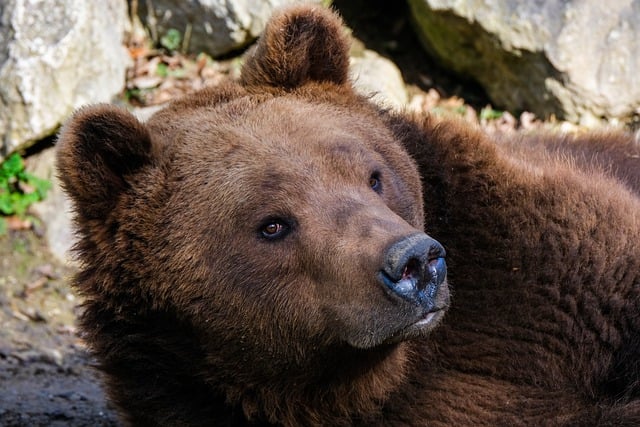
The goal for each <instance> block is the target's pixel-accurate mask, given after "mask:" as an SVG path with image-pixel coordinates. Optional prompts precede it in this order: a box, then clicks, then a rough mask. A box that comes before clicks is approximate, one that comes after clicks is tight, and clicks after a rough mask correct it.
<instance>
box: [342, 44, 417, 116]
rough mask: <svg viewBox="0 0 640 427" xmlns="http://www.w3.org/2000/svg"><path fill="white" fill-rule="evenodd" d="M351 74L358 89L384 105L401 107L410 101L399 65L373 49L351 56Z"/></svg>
mask: <svg viewBox="0 0 640 427" xmlns="http://www.w3.org/2000/svg"><path fill="white" fill-rule="evenodd" d="M350 74H351V79H352V80H353V82H354V86H355V88H356V90H358V92H360V93H362V94H363V95H366V96H371V97H372V100H373V101H375V102H376V103H378V104H381V105H382V106H385V107H390V108H395V109H400V108H403V107H405V106H406V105H407V103H408V102H409V99H408V96H407V91H406V89H405V84H404V80H403V79H402V75H401V74H400V70H399V69H398V67H396V65H395V64H394V63H393V62H391V61H390V60H388V59H386V58H384V57H382V56H380V55H378V54H377V53H376V52H374V51H372V50H365V51H364V52H362V55H357V56H352V57H351V67H350Z"/></svg>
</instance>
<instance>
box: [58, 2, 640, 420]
mask: <svg viewBox="0 0 640 427" xmlns="http://www.w3.org/2000/svg"><path fill="white" fill-rule="evenodd" d="M347 53H348V42H347V39H346V36H345V35H344V33H343V30H342V26H341V22H340V20H339V18H337V17H336V16H335V15H333V14H332V13H330V12H329V11H327V10H324V9H322V8H313V7H308V6H298V7H294V8H290V9H288V10H285V11H282V12H281V13H280V14H278V15H277V16H276V17H274V18H273V20H272V21H271V22H270V24H269V25H268V27H267V29H266V31H265V35H264V37H263V38H262V39H261V40H260V42H259V44H258V46H257V48H256V49H255V51H254V52H253V53H252V56H251V57H250V59H249V60H248V61H247V63H246V65H245V69H244V70H243V78H242V81H241V84H232V83H230V84H227V85H224V86H222V87H220V88H213V89H205V90H203V91H201V92H198V93H195V94H193V95H190V96H188V97H186V98H184V99H181V100H178V101H176V102H174V103H172V104H171V105H170V106H169V107H167V108H166V109H165V110H163V111H161V112H159V113H157V114H156V115H155V116H154V117H153V118H152V119H151V120H150V122H149V123H148V124H144V125H143V124H140V123H139V122H137V121H136V120H135V119H134V118H133V117H132V116H131V115H129V114H128V113H126V112H124V111H122V110H119V109H117V108H115V107H111V106H96V107H90V108H87V109H83V110H81V111H79V112H78V113H76V115H75V116H74V117H73V118H72V119H71V120H70V122H69V123H68V124H67V125H66V126H65V128H64V129H63V131H62V133H61V135H60V140H59V148H58V162H59V174H60V177H61V178H62V180H63V182H64V185H65V188H66V190H67V191H68V193H69V194H70V196H71V197H72V199H73V201H74V203H75V219H76V224H77V227H78V232H79V236H80V241H79V243H78V245H77V253H78V255H79V258H80V260H81V261H82V268H81V271H80V273H79V274H78V276H77V277H76V279H75V287H76V289H77V290H78V291H79V292H80V293H81V294H82V295H83V296H84V298H85V301H86V302H85V310H84V313H83V315H82V317H81V320H80V322H81V328H82V331H83V332H84V334H85V338H86V340H87V342H88V343H89V345H90V346H91V348H92V350H93V352H94V353H95V355H96V356H97V358H98V360H99V362H100V368H101V369H102V371H103V372H104V373H105V381H106V385H107V388H108V392H109V396H110V398H111V399H112V401H113V402H114V404H115V405H116V406H117V407H118V409H119V411H120V412H121V414H122V417H123V420H124V421H125V422H127V423H129V424H132V425H254V424H257V425H268V424H274V425H285V426H296V425H384V426H393V425H425V426H426V425H428V426H438V425H441V426H451V425H629V426H631V425H638V424H640V245H639V244H638V242H639V241H640V199H639V197H638V184H637V170H638V169H639V165H638V158H637V156H635V155H634V154H633V153H637V145H636V144H635V142H634V141H633V139H632V138H631V137H630V136H628V135H625V134H618V133H601V134H598V135H597V136H590V135H586V136H583V137H580V138H579V140H564V139H559V138H558V137H555V136H545V137H531V138H529V139H525V140H523V141H513V140H505V141H493V140H491V139H489V138H488V137H487V136H486V135H485V134H483V133H482V132H481V131H479V130H476V129H472V128H469V127H468V125H466V124H463V123H459V122H455V121H438V120H435V119H433V118H430V117H413V116H408V115H404V114H396V113H390V112H387V111H383V110H380V109H378V108H377V107H375V106H374V105H372V104H371V103H369V102H368V100H367V99H364V98H362V97H360V96H358V95H356V94H355V93H354V91H353V90H352V87H351V85H350V83H349V81H348V78H347V64H348V54H347ZM609 143H611V146H612V147H622V148H620V149H618V150H617V151H616V150H610V149H609V148H608V147H609V145H608V144H609ZM630 149H631V150H636V151H635V152H631V155H629V156H627V155H618V154H616V153H629V151H628V150H630ZM603 150H604V152H606V153H610V154H605V155H603V154H601V153H602V152H603ZM607 150H609V151H607ZM407 153H408V154H410V155H411V156H412V157H413V159H415V162H414V160H412V159H411V158H410V157H409V155H408V154H407ZM611 153H612V154H611ZM603 156H604V157H603ZM605 159H606V160H605ZM609 162H612V164H611V165H609ZM416 165H417V167H416ZM372 170H375V171H376V173H380V176H381V181H382V188H383V190H382V191H381V192H379V193H376V192H374V191H371V188H369V187H368V186H367V185H366V182H367V179H368V178H369V176H370V174H371V171H372ZM420 181H422V186H421V182H420ZM274 215H276V216H280V217H282V216H284V217H286V218H289V219H291V224H290V230H289V234H287V235H286V236H285V237H284V238H282V239H280V240H277V241H265V240H264V239H261V237H260V235H259V230H260V229H261V228H260V226H261V224H264V220H265V219H266V220H267V221H269V220H272V219H274ZM261 221H262V222H261ZM423 228H426V230H427V232H429V233H430V234H431V235H432V236H434V237H436V238H437V239H438V240H439V241H440V242H442V243H443V244H444V245H445V247H446V249H447V253H448V255H447V263H448V266H449V282H450V283H451V286H452V289H453V302H452V306H451V308H450V310H449V313H448V314H447V315H446V317H445V318H444V320H443V321H442V322H441V323H440V324H439V325H437V327H435V329H434V330H433V331H431V332H430V333H429V334H427V335H425V336H422V337H420V338H416V339H407V340H402V339H395V338H394V336H396V335H395V334H397V332H394V331H397V330H398V329H397V328H398V327H399V326H398V325H402V324H403V322H404V321H405V320H406V319H405V318H406V316H408V314H407V313H406V312H405V310H404V309H401V308H398V307H399V306H398V305H397V303H395V302H393V301H390V299H389V298H388V297H385V294H384V292H383V291H382V290H381V289H380V288H379V286H380V284H379V283H377V281H376V280H373V277H374V275H375V274H376V272H377V268H378V266H379V264H380V256H381V255H380V254H382V253H383V252H384V250H385V248H387V247H388V246H389V245H390V243H392V242H393V241H394V239H397V238H398V236H405V235H408V234H411V233H414V232H417V231H418V230H422V229H423ZM443 298H444V296H443ZM434 326H436V325H435V324H434Z"/></svg>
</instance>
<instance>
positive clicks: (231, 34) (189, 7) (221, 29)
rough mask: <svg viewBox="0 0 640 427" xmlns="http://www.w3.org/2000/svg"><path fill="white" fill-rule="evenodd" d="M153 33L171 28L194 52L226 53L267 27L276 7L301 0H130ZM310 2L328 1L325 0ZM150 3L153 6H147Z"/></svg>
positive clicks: (245, 43)
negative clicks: (177, 32) (136, 6)
mask: <svg viewBox="0 0 640 427" xmlns="http://www.w3.org/2000/svg"><path fill="white" fill-rule="evenodd" d="M129 2H130V3H131V4H134V3H137V4H138V11H137V13H138V16H139V17H140V19H141V20H142V22H143V24H144V25H145V26H146V27H147V28H149V30H150V32H151V35H152V36H153V37H154V38H156V39H160V38H162V37H163V36H164V35H166V34H167V32H168V31H169V30H171V29H173V30H177V31H179V33H180V34H181V35H182V37H183V39H186V42H185V47H187V50H188V51H189V52H191V53H199V52H206V53H209V54H210V55H213V56H219V55H223V54H225V53H228V52H231V51H233V50H236V49H239V48H242V47H244V46H246V45H248V44H249V43H251V42H252V41H254V40H255V39H256V38H257V37H258V35H259V34H260V33H261V32H262V30H263V29H264V26H265V23H266V22H267V19H268V18H269V17H270V16H271V13H272V12H273V10H274V9H276V8H278V7H280V6H284V5H286V4H290V3H296V2H300V0H153V1H152V2H147V1H141V0H138V1H136V2H134V1H132V0H129ZM307 2H308V3H309V2H310V3H318V4H326V3H328V2H327V1H323V0H307ZM149 5H151V8H149V7H148V6H149Z"/></svg>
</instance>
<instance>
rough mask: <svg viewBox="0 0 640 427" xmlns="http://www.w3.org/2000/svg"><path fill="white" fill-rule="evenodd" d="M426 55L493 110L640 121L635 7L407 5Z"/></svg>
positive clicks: (637, 2)
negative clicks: (476, 90)
mask: <svg viewBox="0 0 640 427" xmlns="http://www.w3.org/2000/svg"><path fill="white" fill-rule="evenodd" d="M409 3H410V5H411V9H412V14H413V18H414V21H415V23H416V29H417V31H418V33H419V35H420V37H421V38H422V41H423V43H424V44H425V46H426V47H427V49H428V50H429V51H430V52H431V53H433V54H434V55H435V56H436V57H438V58H440V59H441V60H442V62H443V63H444V64H445V65H446V66H448V67H450V68H451V69H453V70H455V71H456V72H459V73H462V74H466V75H469V76H471V77H473V78H474V79H476V80H477V81H479V82H480V84H482V85H483V86H484V88H485V90H486V91H487V93H488V95H489V96H490V97H491V98H492V100H493V102H495V103H496V104H497V105H499V106H501V107H503V108H507V109H510V110H514V111H521V110H529V111H533V112H534V113H536V114H537V115H539V116H543V117H548V116H550V115H552V114H555V115H556V116H558V117H560V118H565V119H568V120H571V121H582V122H589V121H592V120H593V119H594V118H595V119H598V118H608V119H621V120H626V119H629V118H631V117H633V116H635V115H638V114H640V108H639V106H640V0H611V1H607V2H603V1H600V0H548V1H529V0H482V1H481V0H468V1H461V0H410V1H409Z"/></svg>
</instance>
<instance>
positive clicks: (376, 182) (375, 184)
mask: <svg viewBox="0 0 640 427" xmlns="http://www.w3.org/2000/svg"><path fill="white" fill-rule="evenodd" d="M369 187H371V189H372V190H373V191H375V192H376V193H379V192H380V191H382V182H381V181H380V173H379V172H374V173H372V174H371V176H370V177H369Z"/></svg>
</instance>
